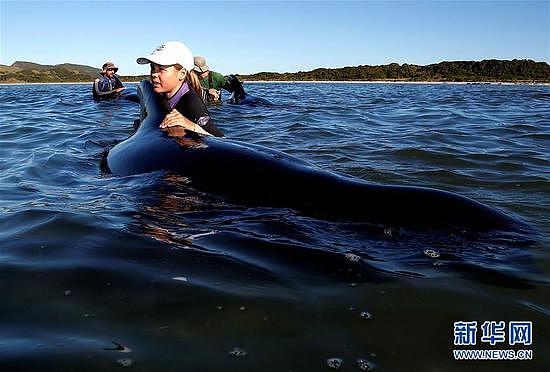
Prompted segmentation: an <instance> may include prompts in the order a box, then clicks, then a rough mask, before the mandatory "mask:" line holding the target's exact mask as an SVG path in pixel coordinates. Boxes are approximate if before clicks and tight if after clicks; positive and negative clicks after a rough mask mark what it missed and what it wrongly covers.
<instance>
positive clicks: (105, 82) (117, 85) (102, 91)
mask: <svg viewBox="0 0 550 372" xmlns="http://www.w3.org/2000/svg"><path fill="white" fill-rule="evenodd" d="M117 71H118V67H116V66H115V64H114V63H113V62H105V63H104V64H103V67H102V71H101V72H100V74H101V77H100V78H98V79H95V80H94V87H93V94H94V98H96V99H110V98H115V97H117V96H118V94H119V93H120V92H122V91H123V90H124V89H126V87H125V86H123V85H122V82H121V81H120V79H119V78H118V76H116V75H115V74H116V72H117Z"/></svg>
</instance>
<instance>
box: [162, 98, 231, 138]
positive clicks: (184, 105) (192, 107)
mask: <svg viewBox="0 0 550 372" xmlns="http://www.w3.org/2000/svg"><path fill="white" fill-rule="evenodd" d="M159 97H161V98H160V100H161V104H162V106H163V107H164V109H165V111H166V114H168V113H169V112H170V111H172V110H171V109H170V104H169V103H168V100H167V99H166V98H165V97H163V96H159ZM174 108H175V109H176V110H178V111H179V113H180V114H182V115H183V116H185V117H186V118H187V119H189V120H191V121H192V122H193V123H196V124H198V125H200V126H201V128H202V129H204V130H205V131H207V132H208V133H210V134H212V135H213V136H216V137H223V136H224V134H223V132H222V131H221V130H220V129H219V128H218V127H217V126H216V125H215V124H214V121H213V120H212V117H211V116H210V113H209V112H208V109H207V108H206V105H205V104H204V102H203V101H202V99H201V98H200V97H199V96H198V95H197V93H195V91H194V90H193V89H189V91H188V92H186V93H185V94H184V95H183V96H181V98H180V99H179V101H178V103H176V106H175V107H174Z"/></svg>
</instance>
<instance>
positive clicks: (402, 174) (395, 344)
mask: <svg viewBox="0 0 550 372" xmlns="http://www.w3.org/2000/svg"><path fill="white" fill-rule="evenodd" d="M132 87H133V89H134V88H135V86H132ZM246 89H247V90H248V91H249V92H250V93H251V94H252V95H254V96H256V97H262V98H265V99H266V100H268V101H269V102H271V103H272V104H260V105H242V106H233V105H229V104H224V105H221V106H217V107H213V108H211V113H212V115H213V116H214V118H215V119H216V121H217V123H218V125H219V126H220V128H222V129H223V130H224V131H225V133H226V135H227V136H228V137H230V138H233V139H238V140H242V141H245V142H248V143H254V144H261V145H265V146H267V147H270V148H273V149H278V150H281V151H284V152H286V153H288V154H291V155H294V156H296V157H298V158H301V159H304V160H307V161H309V162H310V163H313V164H315V165H317V166H319V167H321V168H324V169H327V170H330V171H333V172H336V173H340V174H347V175H352V176H355V177H357V178H360V179H363V180H365V181H368V182H372V183H380V184H400V185H421V186H428V187H435V188H439V189H444V190H448V191H452V192H456V193H459V194H461V195H465V196H468V197H471V198H473V199H476V200H478V201H480V202H482V203H484V204H487V205H490V206H492V207H494V208H497V209H499V210H501V211H504V212H505V213H507V214H509V215H511V216H514V217H515V218H518V219H521V220H523V221H524V222H526V223H528V224H529V225H530V226H531V227H532V229H533V231H532V233H531V234H530V236H529V237H528V239H524V240H516V239H515V238H514V237H513V236H512V237H509V238H505V237H504V238H503V237H499V238H496V237H495V238H494V239H491V237H487V238H485V239H483V240H473V241H464V240H461V239H458V238H456V237H453V236H448V237H446V238H442V237H441V236H439V235H430V234H429V233H428V234H424V235H407V234H402V233H401V232H400V230H399V228H395V227H385V226H381V227H379V229H378V228H376V229H375V228H373V227H372V226H368V225H365V224H361V223H354V222H346V221H340V222H334V221H325V220H321V219H315V218H312V217H308V216H304V215H301V214H299V213H297V212H296V211H294V210H290V209H281V208H266V207H259V206H258V207H254V206H243V205H239V204H236V203H235V202H233V201H230V200H225V199H223V198H220V197H219V196H217V195H209V194H206V193H204V192H201V191H200V190H195V189H192V188H191V187H189V185H188V180H186V179H183V178H182V177H180V176H178V175H175V174H167V173H163V172H156V173H150V174H143V175H137V176H131V177H114V176H110V175H108V174H102V173H101V170H100V160H101V158H102V154H103V153H104V152H105V151H106V150H108V149H109V148H110V146H112V145H114V144H115V143H116V142H118V141H121V140H123V139H125V138H126V137H128V136H129V135H131V134H132V123H133V120H134V119H136V118H137V117H138V114H139V106H138V105H137V104H135V103H132V102H130V101H125V100H118V101H112V102H99V103H96V102H94V101H92V100H91V92H90V87H89V86H87V85H32V86H0V118H1V122H0V143H1V145H0V167H1V170H2V172H1V174H0V175H1V178H0V195H1V198H0V277H1V278H0V279H1V280H0V293H1V296H2V301H1V305H0V369H2V370H29V369H30V370H51V369H55V370H79V371H85V370H86V371H87V370H89V371H99V370H116V369H121V368H125V367H127V368H130V369H133V370H140V371H152V370H162V371H182V370H186V371H187V370H188V371H217V370H228V371H289V370H292V371H319V370H330V369H331V366H332V367H336V366H337V365H338V364H339V362H342V363H341V366H340V368H339V370H349V371H353V370H361V368H363V369H365V368H366V367H365V366H366V364H365V363H368V364H369V365H371V366H374V367H375V369H376V370H381V371H401V370H415V371H416V370H418V371H461V370H464V369H466V368H468V369H472V370H495V369H498V370H510V371H512V370H514V371H515V370H518V369H520V368H525V369H526V370H527V369H529V370H541V371H542V370H545V369H546V368H547V367H548V365H549V364H550V356H549V355H550V354H549V353H548V349H549V347H550V338H549V336H548V335H549V334H550V322H549V316H550V299H549V298H550V292H549V286H550V281H549V273H550V254H549V248H550V215H549V210H550V171H549V169H550V87H548V86H526V85H521V86H507V85H399V84H395V85H392V84H247V85H246ZM220 182H223V180H220ZM461 320H463V321H477V322H478V323H479V325H481V323H482V322H483V321H486V320H496V321H500V320H503V321H506V322H508V321H511V320H529V321H532V322H533V332H534V337H533V344H532V345H531V346H529V347H527V346H524V347H523V348H524V349H531V350H533V352H534V360H532V361H484V362H464V361H462V362H460V361H455V360H454V359H453V356H452V350H453V348H455V347H454V346H453V322H456V321H461ZM478 332H481V330H478ZM477 348H479V349H488V348H491V347H490V346H489V345H488V344H483V343H480V341H479V338H478V344H477ZM492 348H494V349H518V347H517V345H515V346H509V345H507V344H506V343H505V344H504V345H496V346H494V347H492ZM333 358H336V359H333ZM358 360H366V361H367V362H365V361H359V362H358ZM545 365H546V367H544V366H545Z"/></svg>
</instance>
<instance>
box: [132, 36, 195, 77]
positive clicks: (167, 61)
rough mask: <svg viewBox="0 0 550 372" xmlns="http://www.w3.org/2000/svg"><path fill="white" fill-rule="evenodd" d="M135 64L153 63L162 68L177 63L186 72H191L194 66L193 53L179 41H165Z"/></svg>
mask: <svg viewBox="0 0 550 372" xmlns="http://www.w3.org/2000/svg"><path fill="white" fill-rule="evenodd" d="M136 62H137V63H139V64H140V65H145V64H147V63H151V62H153V63H156V64H157V65H163V66H171V65H175V64H176V63H177V64H179V65H181V66H182V67H183V68H185V69H186V70H187V71H191V70H192V69H193V67H194V66H195V63H194V62H193V53H191V51H190V50H189V48H188V47H186V46H185V44H183V43H180V42H179V41H167V42H166V43H164V44H161V45H160V46H158V47H157V48H156V49H155V50H153V52H152V53H151V54H149V55H148V56H146V57H139V58H138V59H137V60H136Z"/></svg>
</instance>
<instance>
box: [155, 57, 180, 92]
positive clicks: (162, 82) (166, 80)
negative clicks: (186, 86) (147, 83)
mask: <svg viewBox="0 0 550 372" xmlns="http://www.w3.org/2000/svg"><path fill="white" fill-rule="evenodd" d="M185 74H186V73H185V70H184V69H180V70H178V69H177V68H176V67H175V66H163V65H157V64H156V63H151V82H152V83H153V90H154V91H155V92H157V93H166V94H167V95H168V96H172V95H174V94H176V93H177V91H178V89H179V88H180V86H181V83H182V82H183V79H185Z"/></svg>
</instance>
